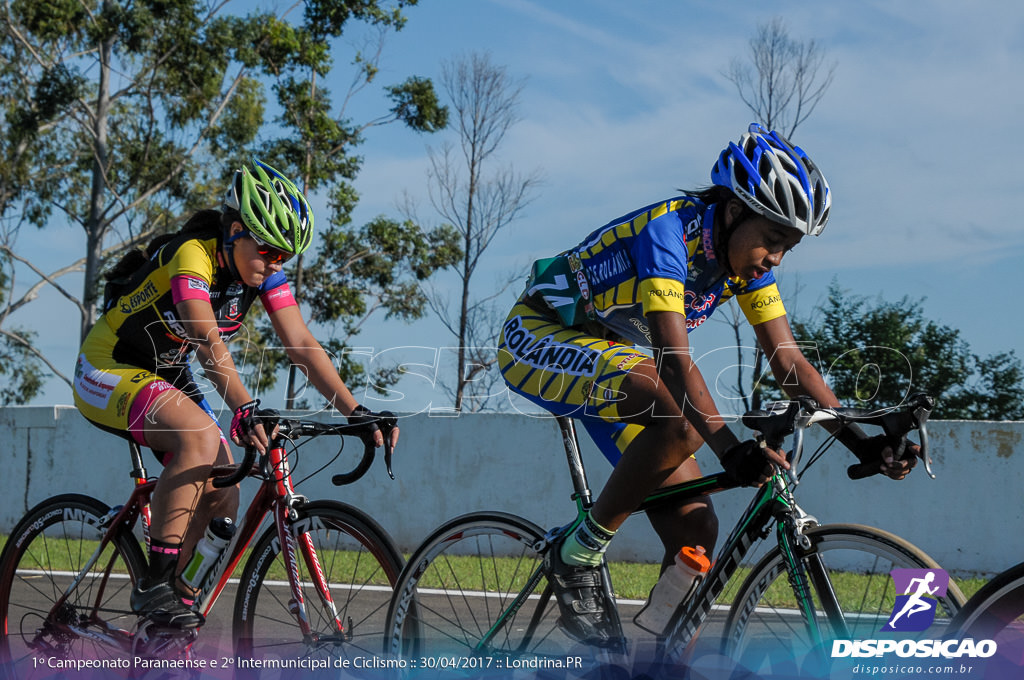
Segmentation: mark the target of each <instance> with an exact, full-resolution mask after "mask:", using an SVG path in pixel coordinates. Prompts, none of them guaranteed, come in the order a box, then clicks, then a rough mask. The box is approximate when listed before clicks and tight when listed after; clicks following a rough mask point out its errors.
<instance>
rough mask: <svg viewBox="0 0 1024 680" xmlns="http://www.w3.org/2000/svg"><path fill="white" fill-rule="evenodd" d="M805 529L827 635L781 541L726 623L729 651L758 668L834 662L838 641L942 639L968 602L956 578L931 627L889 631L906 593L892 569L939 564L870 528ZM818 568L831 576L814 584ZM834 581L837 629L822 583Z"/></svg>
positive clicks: (804, 554) (806, 561)
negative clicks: (796, 582)
mask: <svg viewBox="0 0 1024 680" xmlns="http://www.w3.org/2000/svg"><path fill="white" fill-rule="evenodd" d="M806 535H807V537H808V538H809V539H810V541H811V546H810V548H809V549H808V550H802V551H799V554H798V555H796V556H795V558H796V559H798V560H799V562H800V563H801V564H802V565H803V566H804V568H806V569H807V570H808V572H809V577H810V579H811V581H812V584H811V590H812V593H811V596H812V599H813V603H814V612H815V613H814V616H815V621H816V623H817V628H818V630H819V631H820V632H821V635H822V637H823V638H824V639H823V640H822V642H821V643H820V644H816V643H815V641H814V640H813V639H812V637H811V633H810V630H809V626H808V625H806V624H805V622H804V619H803V617H802V615H801V613H800V611H799V609H798V608H797V604H796V596H795V594H794V591H793V588H792V586H791V585H790V584H789V580H788V571H787V568H786V563H787V560H786V558H785V557H784V555H783V554H782V551H781V550H780V548H779V547H775V548H773V549H772V550H771V551H769V552H768V554H767V555H765V556H764V558H763V559H762V560H761V561H760V562H759V563H758V564H757V566H755V567H754V569H753V570H752V571H751V573H750V575H749V576H747V578H746V580H745V581H744V582H743V584H742V585H741V586H740V589H739V592H738V594H737V596H736V599H735V600H734V602H733V604H732V608H731V609H730V610H729V615H728V618H727V620H726V623H725V630H724V638H723V641H722V652H723V653H724V654H725V655H726V656H728V657H729V658H731V659H733V660H735V661H736V662H737V663H740V664H742V665H743V666H744V667H746V668H748V669H750V670H752V671H754V672H757V673H763V674H770V673H772V672H782V673H791V672H793V671H794V669H800V668H802V667H806V665H807V664H821V663H828V660H829V659H830V657H831V648H832V640H834V639H850V640H856V639H879V638H886V637H892V636H899V637H900V638H902V639H906V638H936V637H939V633H940V631H942V630H943V628H945V626H946V625H947V624H948V623H949V620H950V619H951V618H952V617H953V616H954V615H955V614H956V612H957V611H959V609H960V607H961V606H962V605H963V601H964V597H963V594H962V593H961V592H960V589H959V588H958V587H957V586H956V584H955V583H953V582H952V581H950V583H949V585H948V588H947V591H946V595H945V596H943V597H938V598H936V599H937V602H936V607H935V616H934V619H933V622H932V623H931V625H929V626H927V627H925V628H924V629H923V630H920V631H915V632H910V633H895V632H890V633H886V632H883V631H882V628H883V627H884V626H886V624H887V623H888V622H889V620H890V619H891V618H892V617H893V615H894V611H893V610H894V608H895V606H896V597H897V595H903V594H904V593H900V592H896V588H895V584H894V582H893V578H892V576H891V575H890V572H891V571H892V570H893V569H922V570H925V569H927V570H935V569H939V568H940V567H939V565H938V564H937V563H936V562H935V561H934V560H932V559H931V558H930V557H928V555H927V554H925V553H924V552H922V551H921V550H919V549H918V548H916V547H915V546H914V545H912V544H910V543H908V542H907V541H905V540H903V539H901V538H899V537H898V536H895V535H893V534H890V533H888V532H884V531H880V530H878V529H873V528H871V527H866V526H860V525H856V524H846V525H843V524H836V525H829V526H822V527H816V528H813V529H810V530H808V531H807V532H806ZM819 564H820V566H821V567H822V568H823V569H819V568H818V566H817V565H819ZM815 569H817V571H818V573H819V574H821V575H822V576H824V577H826V579H827V582H819V583H813V581H814V576H813V572H814V570H815ZM829 585H830V586H831V588H832V590H833V591H834V593H835V599H836V601H837V602H838V605H839V608H840V610H841V618H842V624H841V625H840V626H839V627H838V628H837V625H836V622H835V621H834V620H832V621H830V619H829V617H828V616H827V614H826V612H825V609H824V607H823V606H822V592H823V588H826V587H828V586H829ZM826 597H827V596H826ZM925 623H927V622H925ZM842 626H845V630H843V629H842ZM822 645H823V646H824V647H822Z"/></svg>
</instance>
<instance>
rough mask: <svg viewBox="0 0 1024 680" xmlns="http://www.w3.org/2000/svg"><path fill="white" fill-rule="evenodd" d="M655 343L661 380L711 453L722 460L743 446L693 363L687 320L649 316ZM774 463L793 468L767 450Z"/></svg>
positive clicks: (679, 316)
mask: <svg viewBox="0 0 1024 680" xmlns="http://www.w3.org/2000/svg"><path fill="white" fill-rule="evenodd" d="M647 320H648V322H649V325H650V329H651V340H652V342H653V344H654V347H655V349H656V350H657V353H658V378H659V379H660V380H661V381H662V383H663V384H664V385H665V386H666V388H667V389H668V390H669V392H670V393H671V394H672V397H673V398H674V399H675V402H676V404H679V405H681V406H682V409H683V415H684V416H685V417H686V420H687V421H689V422H690V424H692V425H693V427H694V428H695V429H696V430H697V432H698V434H700V436H701V438H703V439H704V441H705V442H706V443H707V445H708V446H709V447H711V450H712V451H714V452H715V454H717V455H718V456H719V457H721V456H722V455H723V454H724V453H725V452H726V451H728V450H729V449H730V448H732V447H733V446H735V445H737V444H739V443H740V442H739V440H738V439H737V438H736V435H735V434H733V432H732V431H731V430H730V429H729V428H728V427H727V426H726V425H725V422H724V421H723V419H722V417H721V415H720V414H719V412H718V407H717V406H716V405H715V401H714V399H712V397H711V392H710V390H708V386H707V384H706V383H705V382H704V376H703V375H701V372H700V369H698V368H697V364H696V363H694V361H693V356H692V354H691V352H690V341H689V338H688V336H687V332H686V318H685V317H684V316H683V315H682V314H680V313H678V312H668V311H664V312H651V313H649V314H648V315H647ZM766 455H767V456H768V457H769V458H770V459H771V460H772V462H774V463H777V464H779V465H782V466H783V467H789V464H788V463H787V462H786V460H785V457H784V456H782V455H780V454H778V453H777V452H774V451H771V450H770V449H769V450H767V451H766Z"/></svg>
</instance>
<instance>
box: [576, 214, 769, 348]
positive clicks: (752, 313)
mask: <svg viewBox="0 0 1024 680" xmlns="http://www.w3.org/2000/svg"><path fill="white" fill-rule="evenodd" d="M714 212H715V205H711V206H706V205H704V204H702V203H701V202H699V201H698V200H697V199H695V198H692V197H688V196H678V197H675V198H671V199H669V200H666V201H662V202H660V203H655V204H652V205H649V206H646V207H644V208H640V209H639V210H635V211H633V212H631V213H629V214H627V215H624V216H622V217H620V218H618V219H615V220H612V221H611V222H609V223H608V224H606V225H604V226H603V227H601V228H599V229H597V230H596V231H594V232H593V233H592V234H590V235H589V236H588V237H587V238H586V239H584V240H583V242H582V243H580V244H579V245H578V246H576V247H575V248H573V249H571V250H568V251H566V252H565V253H563V256H565V257H566V258H567V259H568V263H569V267H570V270H571V271H572V272H573V274H575V279H576V281H575V284H576V285H577V286H579V288H580V297H581V301H580V304H582V305H583V306H584V308H585V310H586V315H587V316H588V317H590V318H592V319H594V320H595V321H597V322H599V323H601V324H602V325H604V326H606V327H608V328H609V329H610V330H611V331H612V332H613V333H615V334H616V335H618V336H620V337H622V338H623V339H626V340H629V341H630V342H633V343H636V344H640V345H645V346H650V344H651V338H650V333H649V330H648V328H649V324H648V323H647V314H649V313H651V312H660V311H672V312H679V313H680V314H683V315H684V316H685V317H686V328H687V330H693V329H694V328H697V327H698V326H700V325H701V324H702V323H704V322H705V321H707V319H708V318H709V317H710V316H711V314H712V313H713V312H714V311H715V309H716V308H717V307H718V305H719V304H721V303H722V302H724V301H725V300H728V299H729V298H731V297H735V298H736V299H737V301H738V302H739V304H740V305H741V307H742V309H743V313H744V314H745V315H746V317H747V319H748V321H750V323H751V325H756V324H759V323H764V322H765V321H769V320H771V319H774V318H777V317H780V316H782V315H784V314H785V313H786V310H785V308H784V307H783V305H782V299H781V298H780V296H779V290H778V287H777V286H776V284H775V275H774V274H773V273H772V272H770V271H769V272H767V273H765V274H764V275H763V276H760V277H758V278H757V279H753V280H743V279H740V278H738V277H735V276H733V277H730V276H728V275H727V274H726V272H725V269H724V267H723V266H722V264H721V263H720V262H719V261H718V260H717V258H716V257H715V252H714V247H713V245H712V243H713V241H712V229H713V225H714V223H715V220H714Z"/></svg>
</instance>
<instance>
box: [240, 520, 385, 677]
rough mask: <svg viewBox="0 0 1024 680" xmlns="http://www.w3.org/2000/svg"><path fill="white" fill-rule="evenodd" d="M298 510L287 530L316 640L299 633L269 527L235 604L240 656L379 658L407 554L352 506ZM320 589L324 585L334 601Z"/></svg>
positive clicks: (281, 559) (284, 572)
mask: <svg viewBox="0 0 1024 680" xmlns="http://www.w3.org/2000/svg"><path fill="white" fill-rule="evenodd" d="M296 511H297V512H298V516H297V518H296V519H294V520H291V521H290V522H289V528H290V530H291V532H292V533H291V538H292V540H293V541H294V545H295V547H296V557H297V564H296V565H295V568H296V569H297V572H298V574H297V575H298V581H299V583H300V587H301V590H302V599H303V602H304V605H305V611H306V617H307V619H308V623H309V626H310V628H311V634H310V635H309V636H306V637H304V636H303V634H302V631H301V629H300V627H299V621H298V612H299V608H298V606H297V602H296V601H295V600H294V599H293V598H292V592H291V589H290V587H289V583H288V565H286V564H285V559H284V555H283V553H282V551H281V545H280V541H279V540H278V536H277V530H276V527H274V526H271V527H270V528H269V529H268V530H267V531H265V532H264V533H263V536H262V537H261V538H260V539H259V541H258V542H257V544H256V547H255V548H254V549H253V551H252V555H251V556H250V557H249V560H248V561H247V562H246V565H245V569H244V571H243V573H242V579H241V585H240V587H239V590H238V597H237V599H236V600H235V614H234V637H235V640H236V651H237V655H238V657H239V658H240V659H241V660H243V661H244V660H249V659H256V660H265V659H283V660H295V659H307V660H310V664H309V665H310V667H311V668H312V667H322V666H317V664H322V663H323V662H324V661H326V662H327V663H328V664H330V663H331V662H332V661H333V660H335V659H350V660H353V661H354V660H355V659H356V658H359V659H362V660H364V661H365V660H367V659H370V658H371V657H375V656H379V655H380V651H381V648H382V646H383V639H384V621H385V617H386V615H387V610H388V604H389V603H390V602H391V593H392V590H393V588H394V585H395V583H396V581H397V580H398V574H399V573H400V572H401V570H402V564H403V560H402V556H401V553H399V551H398V549H397V548H396V547H395V544H394V541H393V540H392V539H391V537H390V536H389V535H388V533H387V532H386V531H384V529H382V528H381V527H380V525H378V524H377V523H376V522H375V521H374V520H373V519H371V518H370V517H369V516H367V515H366V514H364V513H363V512H362V511H360V510H358V509H356V508H354V507H352V506H349V505H346V504H344V503H337V502H334V501H316V502H312V503H306V504H303V505H300V506H298V507H297V508H296ZM314 554H315V556H316V557H315V560H314V559H312V555H314ZM318 583H324V584H326V586H327V588H326V590H327V593H329V598H328V597H327V595H326V593H322V592H321V590H320V589H319V588H318V585H317V584H318ZM339 622H340V625H339ZM313 660H316V662H317V663H313ZM367 667H372V666H367Z"/></svg>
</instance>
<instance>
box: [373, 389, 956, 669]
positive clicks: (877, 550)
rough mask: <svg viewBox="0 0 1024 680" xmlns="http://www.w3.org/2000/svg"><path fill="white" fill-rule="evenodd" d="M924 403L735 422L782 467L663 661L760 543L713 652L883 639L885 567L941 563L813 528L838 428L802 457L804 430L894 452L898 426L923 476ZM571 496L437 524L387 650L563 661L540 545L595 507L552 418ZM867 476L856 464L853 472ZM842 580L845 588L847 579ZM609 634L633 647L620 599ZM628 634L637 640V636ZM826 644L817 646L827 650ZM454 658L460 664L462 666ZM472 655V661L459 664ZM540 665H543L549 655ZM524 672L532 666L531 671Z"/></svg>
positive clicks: (856, 532) (869, 535)
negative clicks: (808, 491) (816, 491)
mask: <svg viewBox="0 0 1024 680" xmlns="http://www.w3.org/2000/svg"><path fill="white" fill-rule="evenodd" d="M932 404H933V402H932V400H931V399H930V398H929V397H927V396H924V395H919V396H915V397H913V398H911V399H910V400H908V401H907V402H906V403H905V404H903V405H902V406H900V407H898V408H892V409H884V410H879V411H864V410H859V409H852V408H820V407H818V406H817V405H815V404H814V403H813V402H812V401H811V400H807V399H802V400H799V401H789V402H779V403H778V404H773V405H772V406H771V407H770V408H768V409H767V410H761V411H756V412H751V413H748V414H746V415H745V416H744V417H743V422H744V424H745V425H747V426H748V427H750V428H751V429H753V430H755V431H757V435H756V436H757V437H758V438H759V439H762V440H764V441H766V443H767V444H768V445H769V446H772V447H773V448H779V447H781V445H782V442H783V439H784V438H785V437H786V436H790V435H791V436H792V450H791V452H790V453H789V454H788V455H789V460H790V462H791V469H790V470H781V469H778V468H776V469H775V471H774V474H773V475H772V477H771V479H770V481H769V482H767V483H766V484H764V485H763V486H761V487H759V488H757V489H755V490H754V495H753V499H752V500H751V502H750V504H749V506H748V507H747V509H746V510H745V512H743V514H742V516H741V517H740V518H739V521H738V522H737V524H736V527H735V529H733V531H732V532H731V534H730V535H729V537H728V538H727V539H726V540H725V542H724V544H723V545H722V547H721V549H720V551H719V553H718V555H717V557H716V559H715V561H714V563H713V566H712V567H711V570H710V571H709V572H708V574H707V576H706V577H705V578H704V579H703V581H702V582H701V584H700V585H699V587H698V589H697V590H696V592H694V593H693V594H692V595H691V597H690V598H688V599H687V601H685V602H682V603H680V605H679V607H678V609H677V611H676V612H675V614H674V616H673V617H672V618H671V619H670V621H669V624H668V626H667V628H666V629H665V630H664V631H663V632H662V635H661V636H659V637H658V643H657V645H656V649H657V657H658V663H659V664H664V665H665V666H666V667H667V668H672V667H673V666H674V665H677V664H682V663H685V661H686V659H687V657H688V655H689V654H690V653H691V652H692V650H693V649H694V646H693V645H694V643H695V641H696V640H698V638H699V637H703V636H699V635H698V633H699V632H700V631H701V630H702V627H703V626H705V625H706V624H707V625H710V624H711V622H712V619H715V620H720V618H721V617H719V616H715V617H712V612H713V611H718V610H719V609H720V607H718V606H716V603H717V602H718V601H719V598H720V596H721V595H722V594H723V591H725V590H726V585H727V584H730V583H731V582H732V581H733V580H734V579H735V580H738V579H739V578H740V577H741V576H742V574H743V573H744V572H745V571H746V570H745V569H743V570H741V565H742V564H744V559H745V558H747V557H748V555H752V554H753V553H752V549H753V547H754V546H755V545H756V544H758V543H759V542H760V541H761V539H764V538H767V537H768V536H770V535H774V538H775V545H774V546H771V547H770V549H768V550H767V552H766V553H765V554H764V555H763V557H761V559H760V560H759V561H757V562H756V564H754V566H753V567H752V568H750V570H749V572H748V573H747V575H746V578H745V579H743V580H742V582H741V584H740V585H739V587H738V588H732V591H733V596H732V599H731V604H730V605H729V606H728V610H727V613H726V615H725V618H724V622H721V631H720V638H719V639H720V650H721V652H722V653H723V654H725V655H726V656H728V657H729V658H731V659H733V660H735V661H736V662H737V663H741V664H743V665H744V666H745V667H746V668H748V669H751V670H753V671H755V672H762V673H768V672H772V670H773V668H774V669H776V670H777V669H779V668H782V669H785V670H790V669H791V668H792V667H793V664H794V663H800V661H801V660H802V659H808V658H811V657H814V658H815V659H817V662H822V663H827V662H828V661H827V659H824V660H823V659H822V658H821V657H823V656H827V650H826V647H827V646H828V645H829V643H830V641H831V640H833V639H840V638H842V639H850V638H856V637H858V636H860V637H871V638H875V637H880V636H882V635H883V634H882V633H879V630H880V629H881V628H882V627H883V626H884V625H885V624H886V622H887V619H888V617H889V616H891V614H892V610H893V606H894V601H895V596H896V595H898V594H899V593H894V583H893V580H892V578H891V576H890V571H891V570H892V569H894V568H913V569H936V568H938V565H937V564H936V562H935V561H934V560H932V559H931V558H930V557H929V556H928V555H927V554H925V553H924V552H922V551H921V550H920V549H918V548H916V547H915V546H913V545H912V544H910V543H908V542H907V541H905V540H903V539H901V538H899V537H897V536H895V535H893V534H891V533H888V532H885V531H881V530H878V529H873V528H871V527H867V526H861V525H856V524H833V525H828V524H826V525H819V523H818V521H817V520H816V519H815V517H814V516H812V515H810V514H808V513H807V512H806V511H805V510H804V509H803V508H801V507H800V506H799V505H798V504H797V500H796V491H797V488H798V485H799V483H800V480H801V477H802V475H803V473H804V472H805V471H806V469H807V468H808V467H809V466H810V465H812V464H813V463H814V462H815V461H816V460H818V459H819V458H820V457H821V456H822V455H823V453H824V452H825V450H826V449H827V448H828V447H829V445H830V444H831V443H832V441H834V437H829V438H827V440H826V441H825V442H824V443H823V444H822V445H821V446H820V447H818V449H817V450H816V451H815V452H814V454H813V455H811V456H810V457H809V458H808V460H807V461H803V450H804V441H805V437H804V431H805V430H806V428H807V427H809V426H810V425H812V424H816V423H827V422H836V423H841V424H850V423H857V424H861V425H868V426H879V427H881V428H882V429H883V431H884V432H885V434H886V435H888V436H889V437H890V441H892V442H893V444H894V446H896V448H897V449H898V451H899V453H900V455H902V454H903V453H904V451H909V449H907V448H906V447H905V445H906V441H907V440H906V435H907V434H908V433H910V432H911V431H913V430H917V431H918V432H919V437H920V440H921V447H920V453H921V456H922V458H923V459H924V461H925V467H926V469H927V472H928V474H929V475H931V476H934V475H932V473H931V467H930V459H929V458H928V437H927V429H926V423H927V420H928V416H929V414H930V411H931V407H932ZM557 421H558V425H559V428H560V430H561V434H562V440H563V444H564V447H565V453H566V460H567V461H568V465H569V471H570V475H571V477H572V483H573V489H574V492H573V495H572V498H573V500H574V501H575V503H576V505H577V510H578V518H577V520H576V522H574V523H572V524H570V525H568V526H566V527H561V528H557V529H553V530H551V531H544V530H543V529H541V528H540V527H539V526H537V525H536V524H534V523H533V522H531V521H529V520H527V519H524V518H522V517H518V516H515V515H512V514H508V513H503V512H474V513H470V514H467V515H463V516H461V517H457V518H455V519H452V520H450V521H448V522H446V523H445V524H443V525H442V526H441V527H439V528H438V529H436V530H435V531H434V532H433V533H432V534H431V535H430V536H429V537H428V538H427V539H426V540H425V541H424V542H423V543H422V544H421V545H420V546H419V548H418V549H417V550H416V551H415V552H414V553H413V555H412V556H411V557H410V558H409V560H408V561H407V564H406V567H405V569H404V570H403V572H402V575H401V577H400V578H399V580H398V583H397V585H396V587H395V593H394V599H393V601H392V604H391V608H390V611H389V612H388V620H387V636H386V644H387V647H386V649H385V652H386V653H387V654H390V655H393V656H395V657H398V659H399V660H400V661H399V663H405V664H412V667H417V665H418V664H436V663H437V661H436V660H438V659H442V660H451V661H452V663H453V664H454V663H456V662H457V661H458V663H463V664H466V665H468V666H469V668H470V674H472V669H474V668H488V667H493V666H491V664H495V663H498V664H505V663H508V661H506V660H507V659H520V660H522V659H525V660H527V661H525V662H519V661H517V662H515V663H533V664H534V665H537V664H540V666H539V667H544V666H543V664H544V663H546V662H550V663H558V660H559V659H565V658H566V655H567V654H569V653H571V652H572V650H577V651H578V650H579V644H578V643H576V642H575V641H573V640H571V639H570V638H568V637H567V636H566V635H565V634H564V633H563V632H562V630H561V628H560V627H559V626H558V624H557V618H558V607H557V604H556V603H555V602H553V601H552V597H551V595H552V591H551V587H550V585H549V584H548V582H547V578H546V576H545V572H544V570H543V569H542V566H541V565H542V562H543V558H544V553H545V551H547V550H548V549H550V546H551V545H552V544H553V542H554V541H555V540H556V538H557V537H558V536H560V535H561V534H563V533H564V532H567V531H570V530H572V529H573V528H574V527H575V526H576V524H577V523H578V522H579V521H581V518H582V517H583V513H584V512H585V511H586V509H587V508H588V507H589V506H590V504H591V491H590V487H589V484H588V481H587V477H586V473H585V470H584V466H583V461H582V459H581V457H580V451H579V444H578V441H577V437H576V431H575V429H574V425H573V422H572V420H571V419H568V418H558V419H557ZM876 469H877V466H876ZM860 474H863V469H862V468H858V467H857V466H853V468H851V476H859V475H860ZM737 486H738V485H737V484H736V483H735V482H734V481H732V480H731V479H730V478H729V477H728V475H726V474H725V473H724V472H720V473H717V474H713V475H708V476H705V477H702V478H700V479H695V480H692V481H689V482H685V483H682V484H679V485H675V486H672V487H668V488H664V489H660V490H658V491H657V492H656V493H654V494H653V495H651V496H650V497H649V498H648V499H647V500H645V501H644V503H643V504H642V506H641V507H640V508H639V510H638V512H641V511H645V510H648V509H650V508H654V507H656V506H658V505H660V504H666V503H674V504H678V503H680V502H683V501H685V500H687V499H692V498H697V497H700V496H706V495H711V494H716V493H720V492H722V491H726V490H729V489H733V488H736V487H737ZM602 570H603V574H604V584H605V591H606V592H605V596H606V601H608V602H614V601H615V600H614V597H613V589H612V583H611V578H610V575H609V572H608V567H607V564H603V565H602ZM847 581H849V582H850V583H851V584H852V585H847V584H845V583H844V582H847ZM962 603H963V595H962V594H961V593H960V591H959V589H958V588H957V587H956V585H955V584H952V583H951V584H950V587H949V589H948V591H947V594H946V595H945V596H944V597H942V598H940V599H939V600H938V605H937V616H936V622H935V624H933V626H932V627H931V628H929V629H927V630H925V631H921V632H919V633H917V634H916V635H918V636H928V635H932V636H934V634H935V631H936V630H939V629H941V627H942V626H943V625H944V624H945V623H948V621H949V619H950V617H952V616H953V615H954V614H955V613H956V612H957V610H959V608H960V606H961V604H962ZM610 614H611V618H612V622H613V626H614V628H615V630H616V631H617V636H616V638H617V639H616V642H615V643H614V644H613V645H611V646H610V647H611V650H610V652H602V653H611V654H622V653H625V652H626V651H627V650H628V649H629V646H628V642H629V641H628V640H627V632H626V627H624V626H623V623H622V621H621V619H620V616H619V613H618V611H617V608H615V607H613V608H612V611H611V612H610ZM634 639H635V637H634ZM823 650H824V651H823ZM459 660H461V661H459ZM466 660H468V661H466ZM545 660H547V661H545ZM527 667H529V666H527Z"/></svg>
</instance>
